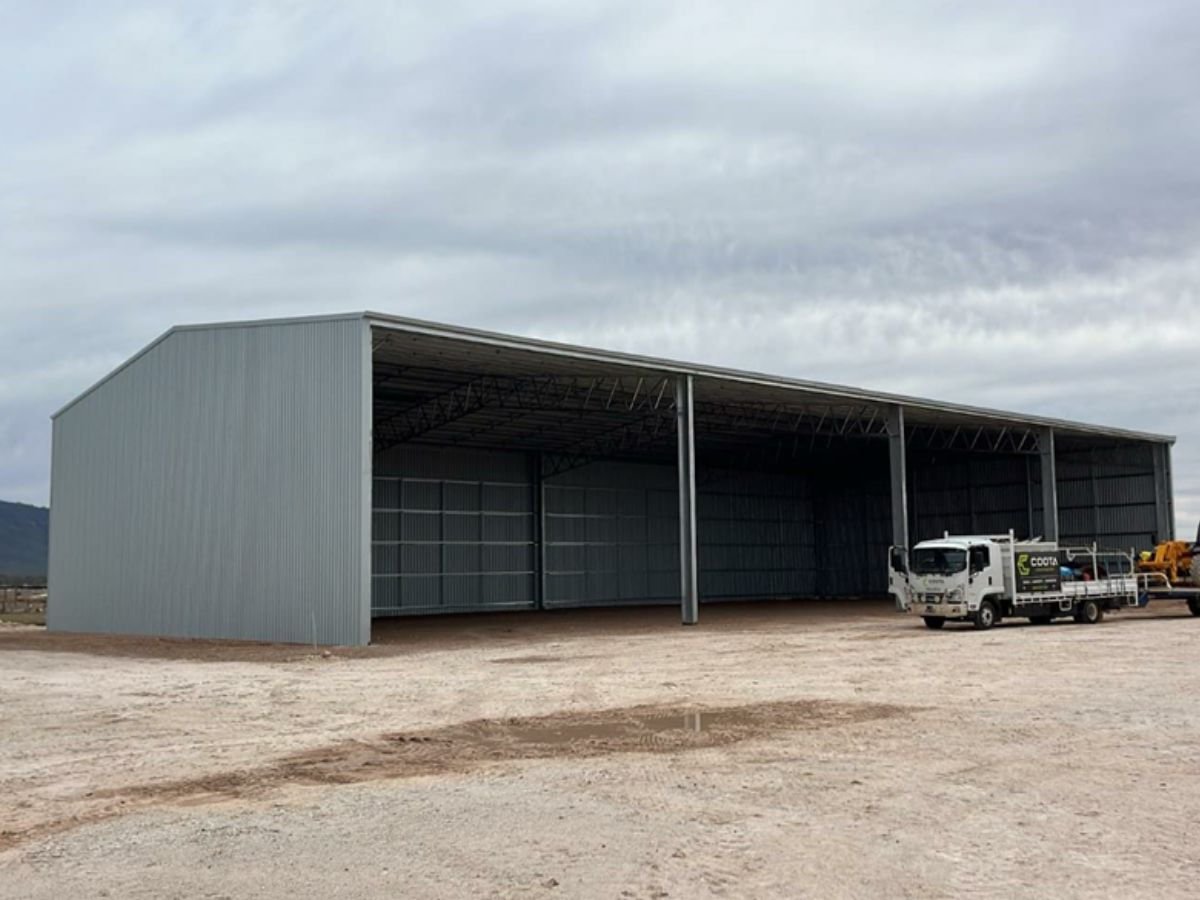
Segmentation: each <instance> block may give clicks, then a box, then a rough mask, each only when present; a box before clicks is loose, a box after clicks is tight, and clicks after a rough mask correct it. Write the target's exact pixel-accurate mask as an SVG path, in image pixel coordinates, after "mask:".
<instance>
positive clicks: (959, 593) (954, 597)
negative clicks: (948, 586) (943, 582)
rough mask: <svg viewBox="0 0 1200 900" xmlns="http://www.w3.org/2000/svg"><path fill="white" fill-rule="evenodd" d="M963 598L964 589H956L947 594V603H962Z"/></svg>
mask: <svg viewBox="0 0 1200 900" xmlns="http://www.w3.org/2000/svg"><path fill="white" fill-rule="evenodd" d="M962 598H963V589H962V588H961V587H956V588H954V589H952V590H950V591H948V592H947V593H946V602H947V603H961V602H962Z"/></svg>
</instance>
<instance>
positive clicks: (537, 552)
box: [530, 451, 546, 609]
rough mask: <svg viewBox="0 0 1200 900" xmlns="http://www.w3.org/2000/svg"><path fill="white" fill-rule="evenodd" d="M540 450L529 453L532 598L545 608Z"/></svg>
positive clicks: (543, 489) (543, 483) (543, 491)
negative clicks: (531, 507)
mask: <svg viewBox="0 0 1200 900" xmlns="http://www.w3.org/2000/svg"><path fill="white" fill-rule="evenodd" d="M543 468H544V465H543V459H542V453H541V451H538V452H536V453H532V454H530V475H531V476H532V477H531V479H530V481H531V485H530V486H531V494H532V500H533V598H534V606H535V607H536V608H537V609H545V608H546V477H545V476H544V475H543V474H542V471H543Z"/></svg>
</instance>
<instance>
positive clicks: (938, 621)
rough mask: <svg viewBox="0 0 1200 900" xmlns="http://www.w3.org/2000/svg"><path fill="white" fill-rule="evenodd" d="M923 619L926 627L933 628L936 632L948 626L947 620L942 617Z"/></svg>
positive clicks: (925, 617)
mask: <svg viewBox="0 0 1200 900" xmlns="http://www.w3.org/2000/svg"><path fill="white" fill-rule="evenodd" d="M922 618H923V619H924V620H925V627H926V628H932V629H933V630H934V631H937V630H938V629H939V628H941V627H942V626H943V625H945V624H946V620H945V619H943V618H942V617H941V616H922Z"/></svg>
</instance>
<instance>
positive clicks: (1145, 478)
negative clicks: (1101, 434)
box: [1055, 443, 1167, 549]
mask: <svg viewBox="0 0 1200 900" xmlns="http://www.w3.org/2000/svg"><path fill="white" fill-rule="evenodd" d="M1154 455H1155V454H1154V445H1152V444H1147V443H1141V444H1134V443H1130V444H1123V445H1119V446H1112V447H1096V448H1089V449H1080V450H1059V451H1058V452H1056V453H1055V472H1056V475H1057V480H1056V483H1057V487H1058V525H1059V540H1060V541H1061V542H1063V543H1072V542H1074V543H1077V544H1090V543H1091V542H1092V541H1093V540H1094V541H1096V542H1097V543H1099V544H1100V545H1101V546H1105V547H1111V548H1117V549H1130V548H1136V549H1146V548H1149V547H1152V546H1154V544H1155V543H1156V542H1157V541H1158V540H1159V539H1160V537H1161V538H1164V539H1165V538H1166V537H1167V536H1166V535H1159V534H1158V533H1157V531H1158V528H1159V525H1158V518H1157V507H1156V500H1157V493H1156V489H1155V483H1154Z"/></svg>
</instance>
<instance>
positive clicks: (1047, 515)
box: [1038, 428, 1058, 541]
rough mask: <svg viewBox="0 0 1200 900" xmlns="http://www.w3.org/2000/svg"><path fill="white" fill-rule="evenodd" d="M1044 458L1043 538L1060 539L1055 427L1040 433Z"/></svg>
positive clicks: (1049, 539)
mask: <svg viewBox="0 0 1200 900" xmlns="http://www.w3.org/2000/svg"><path fill="white" fill-rule="evenodd" d="M1038 449H1039V451H1040V454H1041V460H1042V538H1043V539H1044V540H1047V541H1057V540H1058V481H1057V475H1056V474H1055V469H1054V429H1053V428H1043V429H1042V430H1041V432H1040V433H1039V435H1038Z"/></svg>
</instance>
